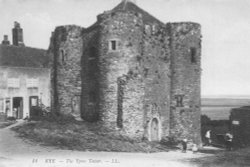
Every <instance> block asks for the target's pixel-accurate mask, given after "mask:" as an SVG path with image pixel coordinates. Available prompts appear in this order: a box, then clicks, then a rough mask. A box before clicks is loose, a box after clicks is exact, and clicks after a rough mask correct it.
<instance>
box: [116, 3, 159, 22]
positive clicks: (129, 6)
mask: <svg viewBox="0 0 250 167" xmlns="http://www.w3.org/2000/svg"><path fill="white" fill-rule="evenodd" d="M112 11H113V12H115V11H132V12H136V13H141V15H142V19H143V21H144V23H146V24H154V23H157V24H163V23H162V22H161V21H159V20H158V19H156V18H155V17H154V16H152V15H151V14H149V13H148V12H146V11H144V10H143V9H141V8H140V7H138V6H137V5H136V4H134V3H133V2H131V1H129V0H123V1H122V2H121V3H120V4H118V5H117V6H116V7H115V8H113V9H112Z"/></svg>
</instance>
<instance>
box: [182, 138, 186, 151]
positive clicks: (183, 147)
mask: <svg viewBox="0 0 250 167" xmlns="http://www.w3.org/2000/svg"><path fill="white" fill-rule="evenodd" d="M181 144H182V152H183V153H186V152H187V139H186V138H185V139H183V140H182V142H181Z"/></svg>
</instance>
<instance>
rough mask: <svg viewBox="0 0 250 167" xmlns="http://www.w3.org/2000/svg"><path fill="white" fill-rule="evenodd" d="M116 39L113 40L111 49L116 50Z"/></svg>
mask: <svg viewBox="0 0 250 167" xmlns="http://www.w3.org/2000/svg"><path fill="white" fill-rule="evenodd" d="M116 49H117V48H116V41H111V50H116Z"/></svg>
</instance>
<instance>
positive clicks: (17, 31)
mask: <svg viewBox="0 0 250 167" xmlns="http://www.w3.org/2000/svg"><path fill="white" fill-rule="evenodd" d="M12 37H13V45H15V46H24V43H23V29H22V28H21V26H20V24H19V23H18V22H16V21H15V22H14V28H13V29H12Z"/></svg>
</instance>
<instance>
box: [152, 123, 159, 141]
mask: <svg viewBox="0 0 250 167" xmlns="http://www.w3.org/2000/svg"><path fill="white" fill-rule="evenodd" d="M150 132H151V133H150V140H151V141H160V137H159V136H160V125H159V120H158V119H157V118H153V119H152V120H151V125H150Z"/></svg>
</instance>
